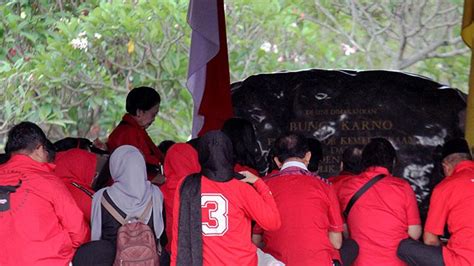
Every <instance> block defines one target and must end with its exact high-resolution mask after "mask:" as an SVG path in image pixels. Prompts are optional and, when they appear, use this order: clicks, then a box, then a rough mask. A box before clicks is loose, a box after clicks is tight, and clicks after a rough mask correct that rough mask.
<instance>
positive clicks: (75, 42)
mask: <svg viewBox="0 0 474 266" xmlns="http://www.w3.org/2000/svg"><path fill="white" fill-rule="evenodd" d="M70 44H71V46H72V48H74V49H79V50H84V51H86V52H87V47H88V46H89V42H88V41H87V38H80V37H78V38H75V39H72V41H71V42H70Z"/></svg>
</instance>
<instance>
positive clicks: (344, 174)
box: [328, 145, 364, 195]
mask: <svg viewBox="0 0 474 266" xmlns="http://www.w3.org/2000/svg"><path fill="white" fill-rule="evenodd" d="M363 148H364V147H363V146H362V145H355V146H351V147H348V148H346V149H345V150H344V152H343V153H342V157H341V168H340V169H341V172H340V173H339V175H337V176H332V177H330V178H328V180H329V182H331V184H332V187H333V188H334V191H335V192H336V195H337V194H339V188H340V187H341V186H342V184H344V182H346V180H347V179H350V178H353V177H354V176H356V175H358V174H360V172H361V170H362V169H360V168H361V165H360V160H361V156H362V149H363Z"/></svg>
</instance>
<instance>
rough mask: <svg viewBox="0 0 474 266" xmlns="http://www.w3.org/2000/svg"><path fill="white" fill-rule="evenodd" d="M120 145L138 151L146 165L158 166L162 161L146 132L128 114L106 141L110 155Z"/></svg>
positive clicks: (160, 154) (158, 151)
mask: <svg viewBox="0 0 474 266" xmlns="http://www.w3.org/2000/svg"><path fill="white" fill-rule="evenodd" d="M122 145H132V146H134V147H136V148H137V149H138V150H140V151H141V152H142V153H143V156H144V157H145V162H146V163H147V164H151V165H158V164H159V163H160V162H162V161H163V154H162V153H161V151H160V150H159V149H158V147H157V146H156V145H155V143H153V140H151V138H150V136H148V133H147V132H146V130H145V129H144V128H142V127H141V126H140V125H139V124H138V123H137V122H136V121H135V119H133V117H132V116H131V115H129V114H126V115H124V116H123V118H122V121H121V122H120V124H119V125H118V126H117V127H116V128H115V129H114V130H113V131H112V133H111V134H110V136H109V139H108V140H107V148H108V149H109V151H110V153H112V152H113V151H114V150H115V149H116V148H118V147H120V146H122Z"/></svg>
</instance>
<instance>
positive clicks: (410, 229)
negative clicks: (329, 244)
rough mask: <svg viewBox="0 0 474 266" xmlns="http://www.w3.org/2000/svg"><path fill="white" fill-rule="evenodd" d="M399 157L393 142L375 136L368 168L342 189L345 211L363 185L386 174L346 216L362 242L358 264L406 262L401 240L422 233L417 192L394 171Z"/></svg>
mask: <svg viewBox="0 0 474 266" xmlns="http://www.w3.org/2000/svg"><path fill="white" fill-rule="evenodd" d="M396 158H397V157H396V151H395V148H394V147H393V145H392V144H391V143H390V141H388V140H387V139H385V138H373V139H371V140H370V142H369V143H368V144H367V145H366V146H365V147H364V149H363V151H362V168H363V169H364V171H363V172H362V173H361V174H360V175H357V176H354V177H352V178H349V179H347V180H346V181H345V182H344V184H342V185H341V187H340V188H339V192H338V193H339V194H338V198H339V204H340V206H341V210H345V209H346V208H347V206H348V204H349V202H350V201H351V198H352V197H353V196H354V194H356V192H357V191H359V189H361V188H362V186H364V185H365V184H367V182H369V180H372V179H373V178H375V177H377V176H381V175H383V176H384V177H383V178H382V179H380V180H379V181H378V182H376V183H375V184H374V185H373V186H371V187H370V188H369V189H368V190H367V191H366V192H365V193H364V194H363V195H362V196H361V197H360V198H359V199H358V200H357V201H356V202H355V203H354V205H353V207H352V208H351V210H350V212H349V214H348V215H347V217H346V223H347V226H348V231H349V235H350V237H351V238H352V239H353V240H354V241H356V242H357V244H358V245H359V255H358V257H357V259H356V260H355V262H354V265H355V266H365V265H386V266H403V265H405V263H404V262H403V261H401V260H400V259H399V258H398V257H397V247H398V245H399V244H400V241H402V240H403V239H405V238H408V237H411V238H413V239H418V238H419V237H420V235H421V221H420V215H419V211H418V205H417V202H416V197H415V193H414V191H413V189H412V188H411V186H410V184H409V183H408V181H406V180H404V179H402V178H399V177H395V176H393V175H392V174H391V172H392V169H393V168H394V166H395V162H396Z"/></svg>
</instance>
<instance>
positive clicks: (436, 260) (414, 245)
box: [397, 238, 444, 266]
mask: <svg viewBox="0 0 474 266" xmlns="http://www.w3.org/2000/svg"><path fill="white" fill-rule="evenodd" d="M397 255H398V257H399V258H400V259H401V260H403V261H404V262H406V263H407V264H408V265H410V266H425V265H426V266H444V260H443V250H442V247H441V246H439V247H436V246H428V245H425V244H423V243H421V242H419V241H416V240H413V239H411V238H408V239H404V240H402V241H401V242H400V245H398V250H397Z"/></svg>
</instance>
